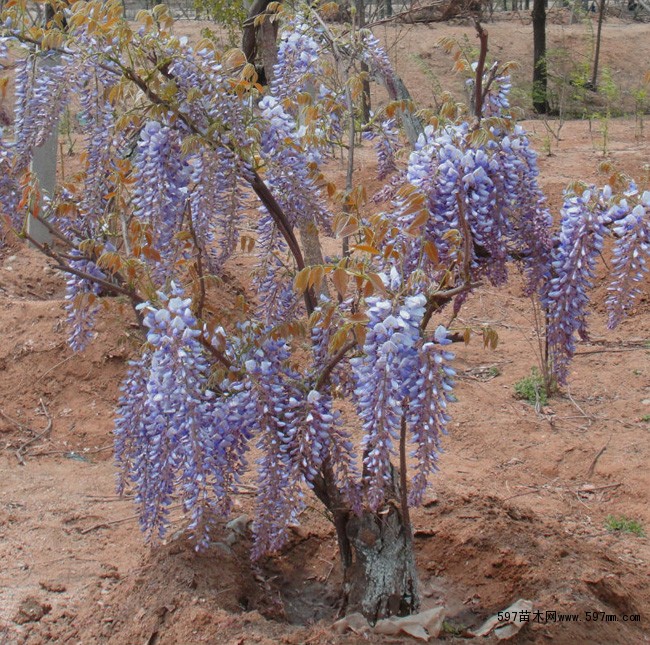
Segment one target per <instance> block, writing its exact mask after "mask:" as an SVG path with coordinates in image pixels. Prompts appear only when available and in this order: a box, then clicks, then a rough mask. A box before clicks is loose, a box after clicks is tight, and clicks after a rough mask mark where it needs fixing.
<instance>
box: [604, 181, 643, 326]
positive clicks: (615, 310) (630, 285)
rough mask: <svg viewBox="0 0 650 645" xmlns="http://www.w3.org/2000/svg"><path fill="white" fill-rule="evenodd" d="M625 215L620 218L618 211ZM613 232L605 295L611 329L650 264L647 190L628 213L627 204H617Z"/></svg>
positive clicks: (629, 304)
mask: <svg viewBox="0 0 650 645" xmlns="http://www.w3.org/2000/svg"><path fill="white" fill-rule="evenodd" d="M621 207H622V209H623V212H625V215H623V216H621V213H620V209H621ZM618 210H619V213H617V214H618V217H617V218H616V219H615V223H614V226H613V228H612V233H613V234H614V236H615V238H616V240H615V242H614V250H613V259H612V278H613V280H612V283H611V285H610V287H609V294H608V296H607V311H608V312H609V321H608V326H609V328H610V329H614V328H615V327H616V326H617V325H618V323H619V322H620V321H621V319H622V318H623V316H624V315H625V314H626V312H627V310H628V309H629V308H630V307H631V306H632V304H633V302H634V300H635V298H636V297H637V296H638V295H639V294H640V293H641V283H642V281H643V278H644V276H645V274H646V273H647V272H648V262H649V261H650V191H647V190H646V191H645V192H644V193H643V195H641V199H640V200H639V203H638V204H637V205H636V206H635V207H634V208H632V209H631V210H629V211H628V209H627V201H624V202H622V203H621V204H620V205H619V209H618Z"/></svg>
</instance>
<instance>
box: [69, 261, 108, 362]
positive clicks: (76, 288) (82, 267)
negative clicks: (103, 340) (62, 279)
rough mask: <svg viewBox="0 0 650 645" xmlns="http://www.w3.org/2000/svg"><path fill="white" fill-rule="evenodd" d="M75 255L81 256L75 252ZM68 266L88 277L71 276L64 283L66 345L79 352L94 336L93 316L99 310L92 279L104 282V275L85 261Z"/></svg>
mask: <svg viewBox="0 0 650 645" xmlns="http://www.w3.org/2000/svg"><path fill="white" fill-rule="evenodd" d="M75 255H79V256H80V255H81V254H80V253H78V252H75ZM70 266H71V268H73V269H76V270H77V271H82V272H83V273H85V274H87V275H88V276H90V277H88V278H84V277H79V276H77V275H74V274H71V275H70V277H69V278H68V280H67V282H66V290H65V299H66V305H65V310H66V311H67V313H68V327H69V328H70V335H69V336H68V344H69V345H70V347H71V348H72V349H73V350H74V351H75V352H80V351H83V350H84V349H86V346H87V345H88V343H89V342H90V341H91V340H92V339H93V338H94V335H95V334H94V328H95V316H96V315H97V312H98V310H99V305H98V303H97V301H96V299H97V296H98V295H99V294H100V291H101V289H100V287H99V285H98V284H97V282H95V281H93V280H92V278H93V277H94V278H99V279H100V280H105V279H106V275H105V274H104V272H103V271H101V270H100V269H99V268H98V267H97V265H96V264H95V263H94V262H91V261H89V260H86V259H79V260H71V262H70Z"/></svg>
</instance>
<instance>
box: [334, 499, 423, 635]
mask: <svg viewBox="0 0 650 645" xmlns="http://www.w3.org/2000/svg"><path fill="white" fill-rule="evenodd" d="M346 537H347V540H348V542H349V544H350V547H351V554H352V560H351V563H350V564H349V566H347V567H346V568H345V569H344V583H343V584H344V611H345V613H346V614H350V613H354V612H359V613H361V614H363V615H364V616H365V617H366V618H367V619H368V621H369V622H370V623H373V624H374V623H375V622H377V621H378V620H379V619H381V618H385V617H387V616H406V615H408V614H412V613H415V612H417V611H418V609H419V604H420V601H419V595H418V583H417V571H416V568H415V555H414V552H413V540H412V538H411V534H410V528H409V527H407V526H405V523H404V521H403V518H402V515H401V513H400V512H399V511H398V509H397V507H396V506H394V505H393V504H389V505H387V506H386V507H385V508H384V509H380V511H378V512H377V513H371V512H369V511H366V512H364V513H363V514H362V515H361V516H356V515H351V516H350V519H349V520H348V522H347V525H346Z"/></svg>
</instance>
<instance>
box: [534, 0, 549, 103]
mask: <svg viewBox="0 0 650 645" xmlns="http://www.w3.org/2000/svg"><path fill="white" fill-rule="evenodd" d="M547 87H548V76H547V71H546V2H545V0H533V108H534V110H535V112H537V113H538V114H548V98H547Z"/></svg>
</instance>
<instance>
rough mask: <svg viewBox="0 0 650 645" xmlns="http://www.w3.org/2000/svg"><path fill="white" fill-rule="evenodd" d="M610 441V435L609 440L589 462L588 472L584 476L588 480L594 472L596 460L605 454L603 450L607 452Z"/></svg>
mask: <svg viewBox="0 0 650 645" xmlns="http://www.w3.org/2000/svg"><path fill="white" fill-rule="evenodd" d="M611 440H612V436H611V435H610V436H609V439H608V440H607V443H606V444H605V445H604V446H603V447H602V448H601V449H600V450H599V451H598V452H597V453H596V456H595V457H594V460H593V461H592V462H591V466H589V470H587V475H586V478H587V479H589V478H590V477H591V476H592V475H593V474H594V471H595V470H596V464H597V463H598V460H599V459H600V457H601V456H602V454H603V453H604V452H605V450H607V446H609V442H610V441H611Z"/></svg>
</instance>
